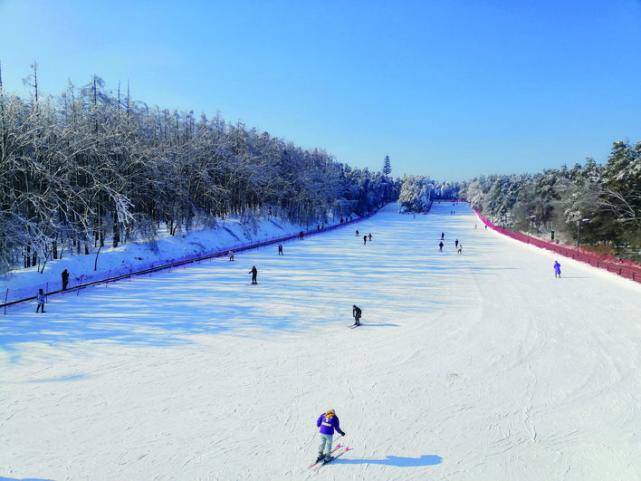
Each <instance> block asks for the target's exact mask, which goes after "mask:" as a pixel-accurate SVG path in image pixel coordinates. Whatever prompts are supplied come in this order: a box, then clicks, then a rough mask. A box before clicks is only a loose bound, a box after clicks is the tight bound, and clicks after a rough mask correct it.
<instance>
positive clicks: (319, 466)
mask: <svg viewBox="0 0 641 481" xmlns="http://www.w3.org/2000/svg"><path fill="white" fill-rule="evenodd" d="M351 450H352V448H350V447H349V446H345V448H344V449H343V450H342V451H340V452H339V453H338V454H337V455H336V456H332V457H331V458H330V460H329V461H323V462H321V463H320V464H318V466H316V469H315V471H319V470H320V468H322V467H323V466H325V465H326V464H329V463H331V462H332V461H334V460H335V459H337V458H340V457H341V456H342V455H343V454H345V453H347V452H348V451H351Z"/></svg>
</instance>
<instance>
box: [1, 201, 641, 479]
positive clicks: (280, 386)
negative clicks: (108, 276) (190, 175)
mask: <svg viewBox="0 0 641 481" xmlns="http://www.w3.org/2000/svg"><path fill="white" fill-rule="evenodd" d="M450 210H451V206H450V205H437V204H435V205H434V207H433V209H432V212H431V213H430V214H429V215H427V216H420V215H419V216H416V217H415V218H413V216H412V215H399V214H397V213H395V208H394V206H389V207H388V208H386V209H385V210H384V211H383V212H381V213H379V214H378V215H376V216H374V217H373V218H371V219H369V220H366V221H364V222H363V223H361V224H358V225H357V226H355V228H358V229H359V230H360V231H361V232H363V231H365V232H372V234H373V236H374V240H373V242H372V243H371V244H368V245H366V246H363V242H362V238H357V237H356V236H355V235H354V232H353V230H352V229H349V228H346V229H339V230H337V231H334V232H331V233H328V234H325V235H321V236H316V237H313V238H309V239H306V240H304V241H302V242H292V243H289V244H287V245H286V247H285V256H283V257H278V256H277V255H276V250H275V248H266V249H262V250H259V251H254V252H249V253H246V254H243V255H239V256H238V260H237V261H236V262H234V263H232V262H228V261H226V260H222V259H216V260H212V261H209V262H206V263H202V264H198V265H195V266H190V267H187V268H184V269H179V270H176V271H172V272H163V273H160V274H155V275H152V276H151V277H147V278H138V279H134V280H132V281H124V282H121V283H116V284H114V285H111V286H109V287H96V288H91V289H87V290H84V291H82V292H81V293H80V295H79V296H76V295H75V294H74V295H65V296H60V297H58V298H52V300H51V302H50V303H49V304H48V305H47V310H48V312H47V314H44V315H36V314H35V313H34V312H33V310H35V306H26V307H22V308H19V309H14V310H12V311H10V312H9V315H7V316H5V317H1V316H0V345H1V346H2V348H3V349H2V351H1V352H2V354H1V355H0V479H2V480H3V481H4V480H6V479H8V480H18V479H24V478H37V479H42V480H56V481H62V480H92V481H98V480H136V481H145V480H221V481H223V480H224V481H231V480H261V481H264V480H305V479H324V480H346V479H352V480H368V481H377V480H400V479H403V480H408V479H412V480H426V479H429V480H448V481H450V480H469V481H472V480H474V481H479V480H491V481H499V480H511V481H512V480H519V481H526V480H536V481H541V480H577V481H586V480H595V481H624V480H636V479H641V457H640V456H639V449H640V447H641V323H640V322H639V320H640V316H639V313H641V295H640V294H641V289H640V288H639V286H637V285H635V284H633V283H631V282H628V281H625V280H623V279H618V278H616V277H614V276H610V275H609V274H607V273H604V272H601V271H598V270H595V269H592V268H590V267H589V266H584V265H580V264H576V263H572V262H571V261H568V260H564V259H560V260H561V263H562V264H563V271H564V272H563V274H564V277H563V279H560V280H559V279H554V277H553V272H552V258H551V257H550V256H551V254H549V253H547V252H543V251H538V250H533V249H531V248H528V247H527V246H523V245H520V244H518V243H515V242H513V241H511V240H510V239H506V238H504V237H501V236H499V235H497V234H494V233H492V232H491V231H489V230H487V231H486V230H484V229H482V225H481V223H480V222H478V221H477V220H476V219H475V217H474V216H473V214H472V213H471V212H470V211H469V209H468V208H467V206H458V207H457V214H456V215H455V216H450V215H449V212H450ZM475 223H478V225H479V228H478V229H475V228H474V224H475ZM442 231H443V232H445V233H446V240H447V242H446V248H445V252H443V253H439V252H438V248H437V243H438V237H439V236H440V233H441V232H442ZM455 238H458V239H460V240H461V241H462V243H463V246H464V248H463V254H462V255H458V254H457V253H456V252H455V251H454V248H453V241H454V239H455ZM254 264H255V265H256V266H257V268H258V270H259V277H258V281H259V284H258V285H257V286H251V285H249V275H248V273H247V271H248V270H249V269H250V268H251V266H252V265H254ZM353 303H356V304H358V305H359V306H361V307H362V308H363V321H364V325H363V326H362V327H360V328H357V329H353V330H352V329H347V328H346V326H347V325H348V324H349V323H350V322H351V318H350V315H351V306H352V304H353ZM329 407H334V408H335V409H336V411H337V413H338V415H339V417H340V419H341V424H342V427H343V429H344V430H345V431H346V433H347V437H346V439H345V441H346V442H348V443H349V444H350V445H351V446H352V447H353V448H354V450H353V451H351V452H350V453H349V454H346V455H345V456H343V457H341V458H340V459H338V460H337V461H336V462H334V463H333V464H330V465H328V466H325V467H323V468H322V469H321V471H320V472H319V473H316V474H315V473H312V472H310V471H309V470H307V466H308V465H309V463H310V462H311V461H312V460H313V458H314V457H315V455H316V447H317V435H316V428H315V419H316V417H317V416H318V415H319V414H320V413H321V411H323V410H325V409H327V408H329Z"/></svg>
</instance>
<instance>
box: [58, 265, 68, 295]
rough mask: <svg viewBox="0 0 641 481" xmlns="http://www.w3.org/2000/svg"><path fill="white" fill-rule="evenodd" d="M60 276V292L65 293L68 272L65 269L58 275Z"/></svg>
mask: <svg viewBox="0 0 641 481" xmlns="http://www.w3.org/2000/svg"><path fill="white" fill-rule="evenodd" d="M60 276H61V277H62V290H63V291H66V290H67V286H68V285H69V271H68V270H67V269H65V270H64V271H62V274H60Z"/></svg>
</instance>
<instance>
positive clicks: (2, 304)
mask: <svg viewBox="0 0 641 481" xmlns="http://www.w3.org/2000/svg"><path fill="white" fill-rule="evenodd" d="M378 210H380V209H377V210H375V211H373V212H370V213H368V214H365V215H363V216H361V217H356V218H354V219H350V220H346V221H345V222H342V223H339V224H334V225H330V226H327V227H321V228H316V229H308V230H306V231H301V232H299V233H298V234H291V235H286V236H282V237H272V238H269V239H265V240H262V241H260V242H249V243H244V244H237V245H234V246H230V247H225V248H224V249H219V250H216V251H210V252H203V253H201V254H197V255H190V256H184V257H180V258H176V259H169V260H163V261H161V262H159V263H155V262H152V263H150V264H148V265H146V266H144V267H137V268H136V270H133V268H129V267H122V268H118V269H110V270H108V271H103V272H97V273H92V274H86V275H82V276H80V277H76V278H74V279H73V281H74V282H70V286H69V287H68V288H67V289H66V290H64V291H63V290H62V284H61V281H60V280H58V281H49V282H46V283H42V284H40V285H36V286H29V287H23V288H19V289H6V290H5V291H4V292H2V291H0V309H4V313H5V314H6V312H7V307H9V306H13V305H16V304H20V303H23V302H27V301H33V300H34V299H35V298H36V293H37V292H38V289H42V290H43V291H44V293H45V295H46V296H47V297H48V296H50V295H53V294H63V293H65V294H66V293H70V292H76V293H79V292H80V290H81V289H84V288H85V287H89V286H95V285H97V284H109V283H111V282H116V281H120V280H123V279H129V278H132V277H135V276H141V275H145V274H151V273H153V272H158V271H162V270H166V269H172V268H174V267H181V266H184V265H187V264H192V263H195V262H201V261H204V260H208V259H213V258H216V257H225V256H227V254H228V253H229V252H230V251H231V252H234V253H237V252H243V251H247V250H251V249H258V248H260V247H265V246H268V245H273V244H278V243H281V242H286V241H289V240H294V239H303V238H305V237H308V236H310V235H315V234H321V233H323V232H329V231H332V230H335V229H338V228H339V227H345V226H347V225H351V224H355V223H357V222H360V221H362V220H365V219H367V218H369V217H371V216H373V215H374V214H376V213H377V212H378Z"/></svg>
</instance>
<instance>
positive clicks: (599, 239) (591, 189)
mask: <svg viewBox="0 0 641 481" xmlns="http://www.w3.org/2000/svg"><path fill="white" fill-rule="evenodd" d="M463 195H464V196H465V197H466V198H467V199H468V200H469V201H470V202H471V204H472V206H473V207H474V208H476V209H478V210H479V211H481V212H482V213H483V214H484V215H486V216H488V217H490V218H491V219H492V220H493V221H494V222H496V223H497V224H499V225H501V226H504V227H508V228H513V229H517V230H521V231H526V232H530V233H534V234H538V235H544V236H549V237H552V232H553V231H554V235H555V236H556V239H557V240H558V239H559V238H561V240H564V241H569V242H575V243H577V244H581V245H583V246H588V247H592V248H594V249H596V250H602V251H605V252H609V253H613V254H615V255H618V256H621V257H630V258H636V259H640V258H641V142H638V143H636V144H633V143H630V142H624V141H617V142H614V144H613V146H612V150H611V152H610V154H609V157H608V159H607V162H605V163H604V164H598V163H597V162H595V161H594V160H593V159H587V161H586V162H585V163H583V164H576V165H575V166H574V167H572V168H568V167H562V168H560V169H548V170H545V171H543V172H540V173H537V174H533V175H530V174H525V175H492V176H487V177H479V178H476V179H474V180H472V181H471V182H468V183H466V184H465V186H464V191H463Z"/></svg>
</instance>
